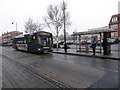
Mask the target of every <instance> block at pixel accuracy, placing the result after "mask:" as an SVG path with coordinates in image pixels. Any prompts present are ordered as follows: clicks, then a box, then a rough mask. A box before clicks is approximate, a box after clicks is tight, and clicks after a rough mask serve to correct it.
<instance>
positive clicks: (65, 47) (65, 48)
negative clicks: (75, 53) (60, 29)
mask: <svg viewBox="0 0 120 90" xmlns="http://www.w3.org/2000/svg"><path fill="white" fill-rule="evenodd" d="M63 14H64V43H65V44H64V50H65V52H67V44H66V30H65V2H64V0H63Z"/></svg>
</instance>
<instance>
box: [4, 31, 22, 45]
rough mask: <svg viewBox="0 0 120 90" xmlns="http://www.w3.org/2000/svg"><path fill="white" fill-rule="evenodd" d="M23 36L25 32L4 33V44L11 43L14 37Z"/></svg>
mask: <svg viewBox="0 0 120 90" xmlns="http://www.w3.org/2000/svg"><path fill="white" fill-rule="evenodd" d="M21 34H23V32H19V31H11V32H7V33H4V34H2V43H9V42H10V40H11V39H12V38H13V37H15V36H18V35H21Z"/></svg>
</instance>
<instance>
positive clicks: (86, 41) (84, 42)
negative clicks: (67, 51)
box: [76, 40, 92, 45]
mask: <svg viewBox="0 0 120 90" xmlns="http://www.w3.org/2000/svg"><path fill="white" fill-rule="evenodd" d="M91 42H92V40H81V42H79V41H78V42H77V43H76V44H77V45H79V44H82V45H85V44H91Z"/></svg>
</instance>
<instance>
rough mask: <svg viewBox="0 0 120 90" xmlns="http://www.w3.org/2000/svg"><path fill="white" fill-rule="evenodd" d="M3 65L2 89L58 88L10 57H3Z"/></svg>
mask: <svg viewBox="0 0 120 90" xmlns="http://www.w3.org/2000/svg"><path fill="white" fill-rule="evenodd" d="M2 63H3V64H2V81H3V82H2V88H57V87H56V86H55V85H53V84H51V83H50V82H48V81H46V80H44V79H43V78H41V77H39V76H37V75H35V74H33V73H32V72H29V71H28V70H26V69H25V68H23V67H22V66H20V65H19V64H17V63H16V62H14V61H12V60H10V58H8V57H5V56H2Z"/></svg>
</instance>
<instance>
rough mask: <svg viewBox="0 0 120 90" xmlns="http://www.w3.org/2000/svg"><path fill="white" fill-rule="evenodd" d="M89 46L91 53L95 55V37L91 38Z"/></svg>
mask: <svg viewBox="0 0 120 90" xmlns="http://www.w3.org/2000/svg"><path fill="white" fill-rule="evenodd" d="M90 47H91V48H92V50H93V55H95V48H96V40H95V38H93V41H92V44H91V46H90Z"/></svg>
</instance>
